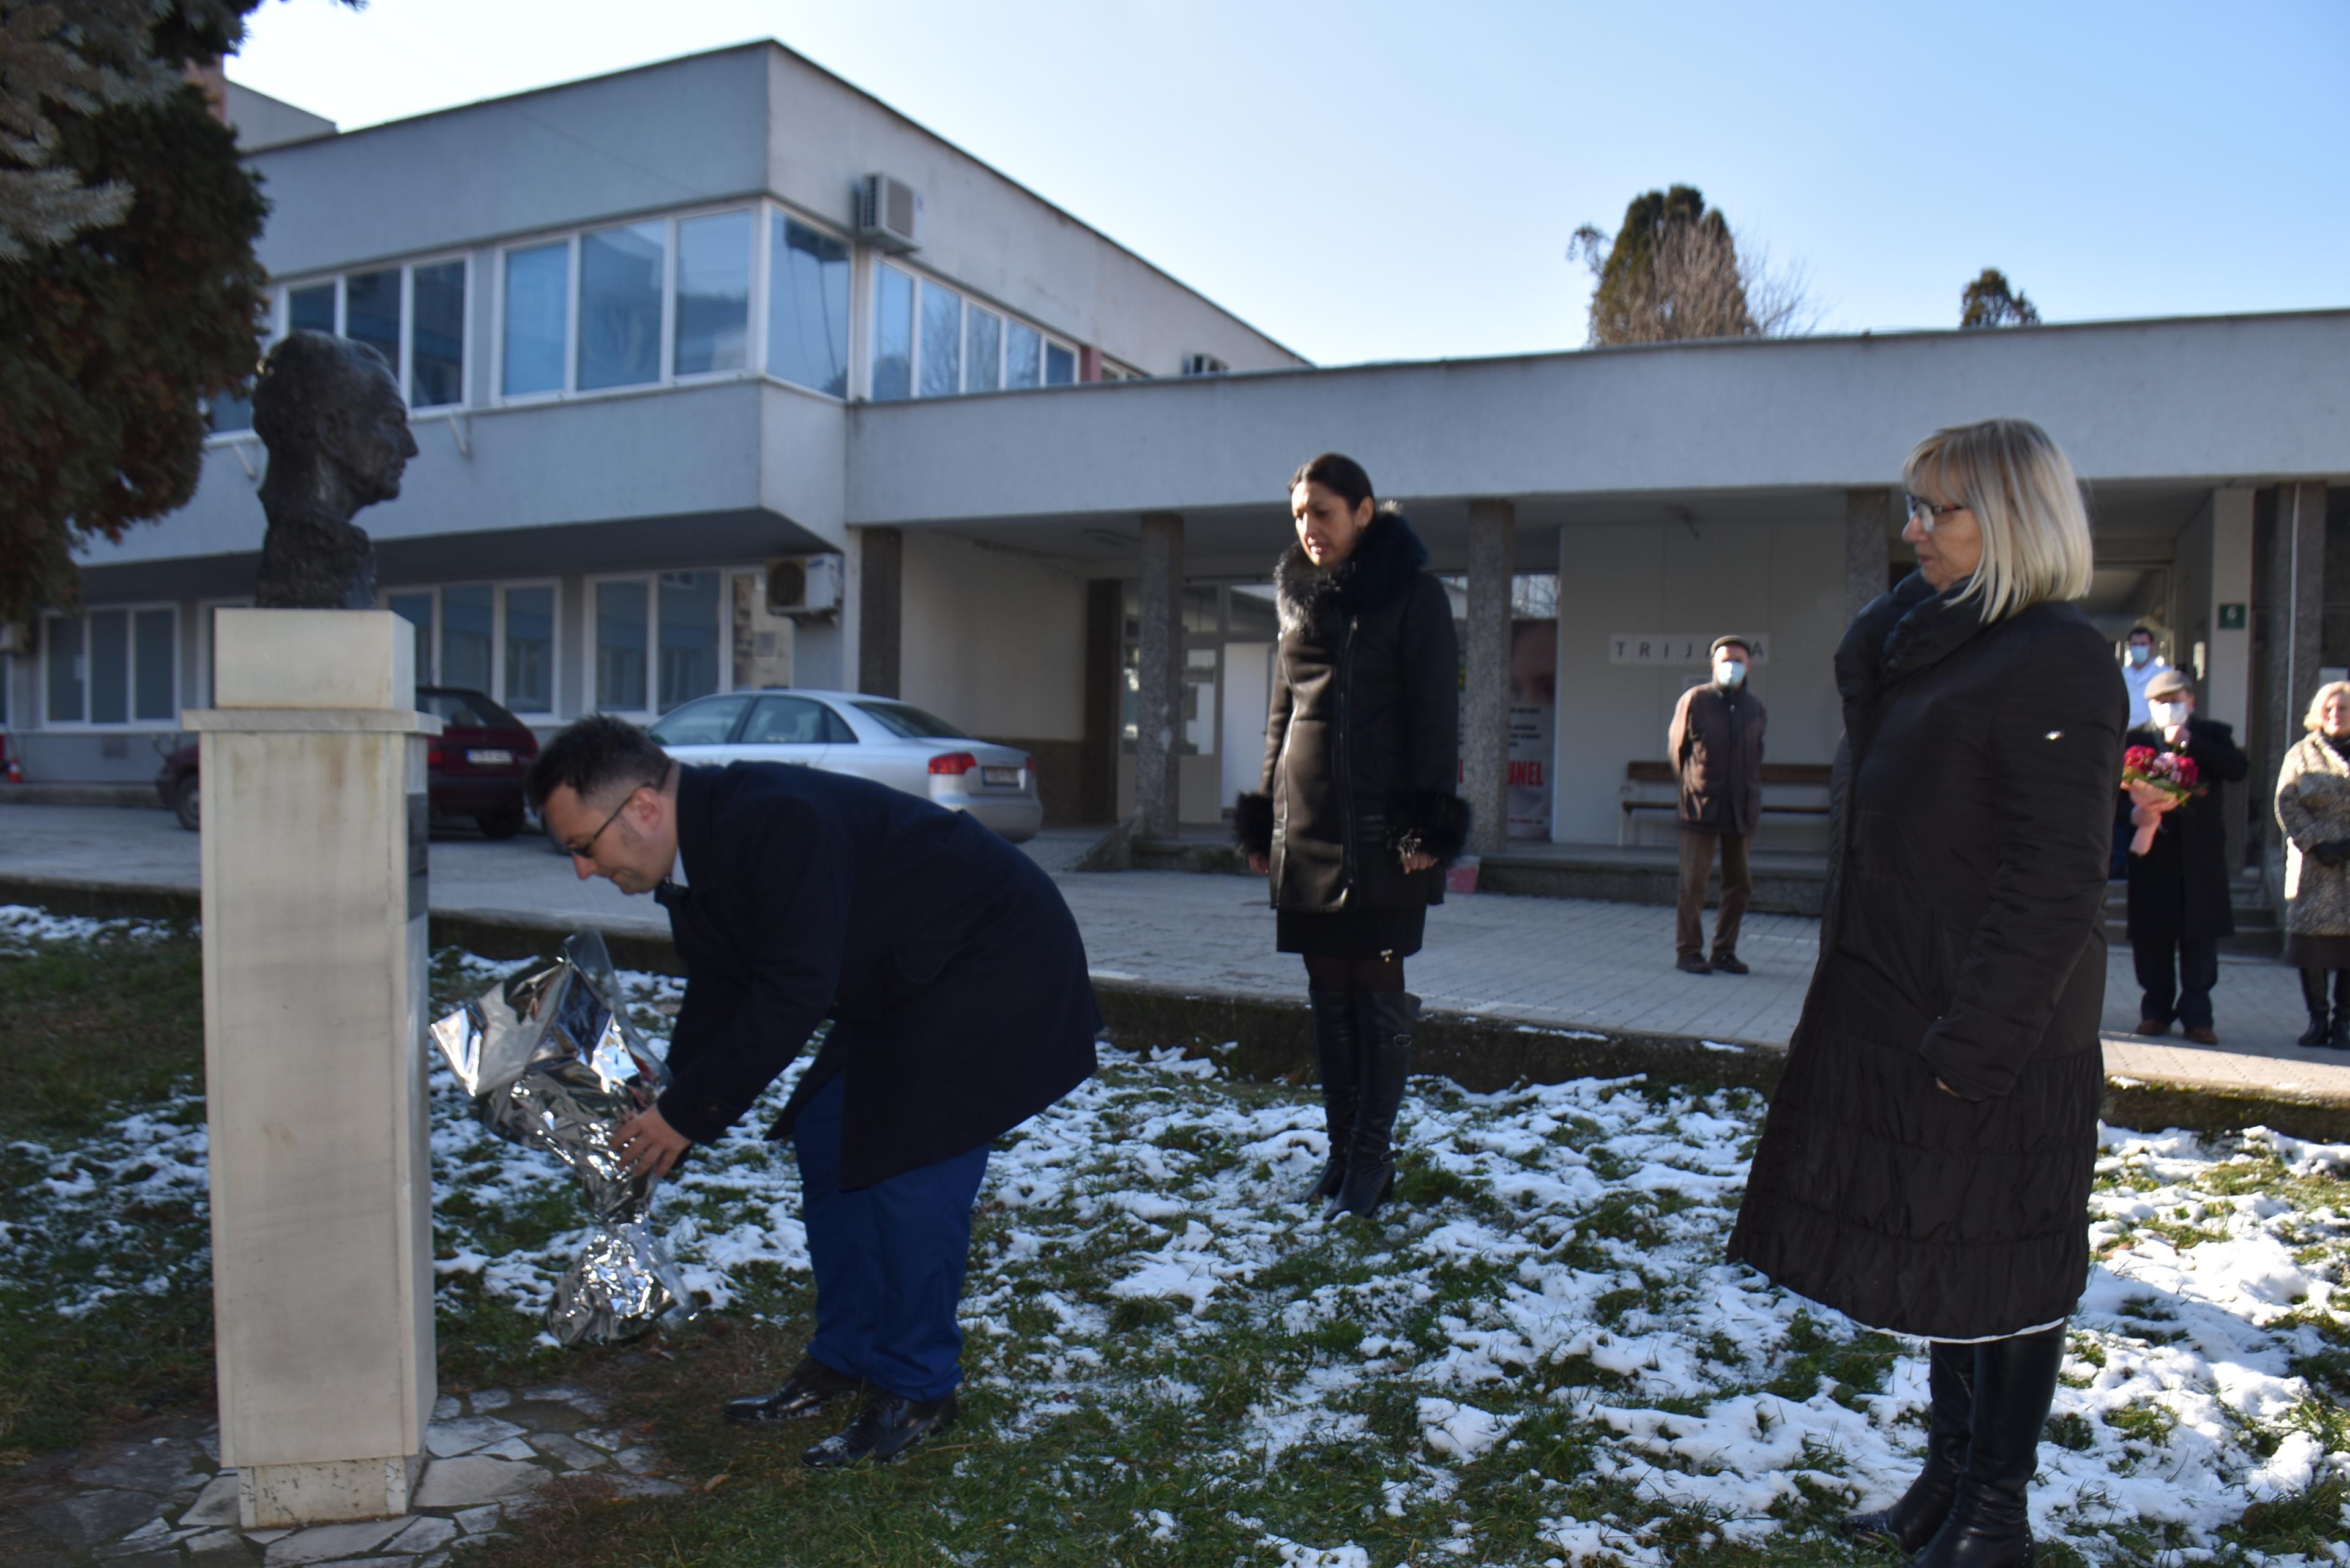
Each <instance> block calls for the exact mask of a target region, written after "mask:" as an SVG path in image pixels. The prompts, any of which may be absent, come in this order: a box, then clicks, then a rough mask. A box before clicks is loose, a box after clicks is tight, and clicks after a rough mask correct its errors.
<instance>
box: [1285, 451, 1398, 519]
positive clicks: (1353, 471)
mask: <svg viewBox="0 0 2350 1568" xmlns="http://www.w3.org/2000/svg"><path fill="white" fill-rule="evenodd" d="M1301 484H1318V485H1320V486H1321V487H1322V488H1323V489H1325V490H1326V491H1328V492H1330V493H1332V494H1334V495H1336V496H1337V497H1338V498H1339V499H1341V500H1343V501H1344V502H1346V504H1347V506H1348V507H1349V508H1350V509H1351V508H1353V507H1357V506H1360V505H1361V504H1363V503H1364V502H1366V501H1374V500H1377V499H1378V497H1377V496H1375V495H1373V494H1372V493H1371V476H1370V475H1369V474H1367V473H1365V472H1363V465H1362V464H1361V463H1359V462H1356V461H1355V460H1354V459H1353V458H1351V457H1346V456H1342V455H1341V454H1339V453H1337V452H1324V453H1323V454H1322V455H1321V456H1320V457H1317V458H1315V459H1314V460H1313V461H1312V462H1304V463H1300V464H1299V465H1298V468H1297V472H1295V473H1293V474H1291V475H1290V476H1289V488H1290V489H1292V490H1295V489H1296V488H1297V487H1298V486H1299V485H1301Z"/></svg>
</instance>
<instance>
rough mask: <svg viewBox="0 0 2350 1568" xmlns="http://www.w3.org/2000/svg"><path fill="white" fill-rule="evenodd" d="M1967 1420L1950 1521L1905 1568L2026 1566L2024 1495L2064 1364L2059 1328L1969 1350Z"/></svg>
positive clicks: (2028, 1540)
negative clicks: (1969, 1412)
mask: <svg viewBox="0 0 2350 1568" xmlns="http://www.w3.org/2000/svg"><path fill="white" fill-rule="evenodd" d="M1973 1348H1974V1353H1975V1376H1974V1419H1973V1421H1972V1422H1971V1423H1970V1428H1969V1431H1968V1434H1967V1462H1966V1465H1965V1467H1964V1468H1963V1469H1961V1470H1960V1472H1959V1495H1958V1498H1957V1500H1956V1501H1953V1502H1952V1503H1951V1504H1950V1516H1949V1517H1948V1518H1946V1519H1944V1520H1943V1521H1942V1528H1941V1529H1939V1530H1938V1531H1936V1532H1934V1539H1933V1540H1931V1541H1929V1542H1927V1543H1926V1549H1925V1550H1924V1551H1923V1552H1919V1553H1918V1555H1917V1556H1915V1557H1913V1558H1911V1559H1910V1561H1909V1568H2031V1563H2032V1514H2031V1511H2030V1510H2029V1509H2028V1508H2027V1507H2026V1506H2025V1501H2024V1500H2025V1496H2026V1494H2027V1493H2028V1492H2029V1490H2030V1489H2031V1486H2032V1476H2033V1471H2034V1470H2036V1469H2038V1468H2039V1465H2040V1429H2041V1428H2043V1427H2044V1426H2046V1425H2047V1423H2048V1407H2049V1406H2050V1405H2051V1404H2053V1403H2054V1401H2055V1398H2056V1372H2057V1369H2058V1368H2059V1367H2061V1366H2064V1326H2063V1325H2062V1324H2059V1325H2058V1326H2056V1327H2054V1328H2050V1329H2043V1330H2042V1331H2041V1332H2040V1333H2038V1334H2017V1335H2015V1336H2014V1337H2012V1338H2010V1339H1994V1340H1990V1341H1988V1342H1986V1343H1984V1344H1981V1345H1976V1346H1974V1347H1973Z"/></svg>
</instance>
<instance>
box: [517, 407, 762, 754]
mask: <svg viewBox="0 0 2350 1568" xmlns="http://www.w3.org/2000/svg"><path fill="white" fill-rule="evenodd" d="M801 390H803V391H805V390H806V388H801ZM765 570H766V568H765V567H764V566H746V565H743V564H742V563H740V562H738V563H735V564H734V565H732V566H641V567H638V568H635V569H633V570H629V571H624V572H595V573H590V574H588V575H587V576H583V577H581V578H580V634H579V651H578V659H579V665H578V668H577V670H576V671H575V673H576V674H577V676H578V679H579V710H578V711H580V712H581V713H582V714H587V713H609V714H610V715H612V716H613V717H614V718H617V719H626V720H628V721H629V722H630V723H633V724H650V723H651V722H653V721H654V720H656V719H660V718H663V717H666V715H664V714H663V713H662V712H661V711H660V579H661V578H662V577H664V576H668V575H669V574H671V573H672V572H711V573H714V574H716V576H717V577H718V687H717V690H716V691H704V692H702V693H700V696H699V697H689V698H687V699H686V700H685V701H686V702H692V701H699V700H700V698H701V697H723V696H725V695H727V694H728V693H730V692H734V691H764V690H766V688H764V687H760V686H737V685H735V684H734V658H733V627H734V579H735V578H736V577H737V576H743V575H744V574H746V573H747V574H750V575H753V576H762V575H764V573H765ZM604 583H641V584H643V585H644V587H645V701H647V702H648V703H649V704H650V706H649V707H644V708H603V707H598V705H597V700H596V649H597V643H596V589H597V587H598V586H599V585H601V584H604ZM500 603H501V605H503V603H504V601H503V600H501V601H500ZM500 647H501V649H503V647H504V643H503V641H502V642H501V643H500ZM557 657H558V658H559V657H560V649H558V650H557ZM683 706H685V703H684V702H681V703H679V704H678V707H679V708H682V707H683ZM670 711H671V712H675V711H677V710H676V709H675V708H672V709H671V710H670ZM743 711H745V712H748V711H749V710H748V709H745V710H743Z"/></svg>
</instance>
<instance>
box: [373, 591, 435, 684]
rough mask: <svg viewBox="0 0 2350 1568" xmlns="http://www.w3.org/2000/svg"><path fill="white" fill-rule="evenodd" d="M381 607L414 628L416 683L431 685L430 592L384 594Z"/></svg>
mask: <svg viewBox="0 0 2350 1568" xmlns="http://www.w3.org/2000/svg"><path fill="white" fill-rule="evenodd" d="M383 607H384V608H386V609H388V610H390V612H391V613H392V614H394V615H396V616H398V617H400V618H401V619H402V620H405V621H407V622H408V623H409V625H411V626H412V627H414V628H416V683H417V684H418V685H419V686H430V685H432V590H431V589H430V588H427V589H424V590H423V591H421V592H409V593H398V594H386V595H385V596H384V597H383Z"/></svg>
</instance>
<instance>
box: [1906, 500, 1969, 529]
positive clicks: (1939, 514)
mask: <svg viewBox="0 0 2350 1568" xmlns="http://www.w3.org/2000/svg"><path fill="white" fill-rule="evenodd" d="M1908 501H1909V521H1910V522H1912V523H1915V524H1918V528H1919V529H1920V530H1922V531H1923V532H1925V533H1928V534H1931V533H1932V532H1933V531H1934V524H1937V523H1939V522H1940V521H1941V520H1942V519H1943V518H1945V517H1948V516H1949V515H1950V514H1951V513H1953V512H1964V511H1965V510H1966V509H1967V504H1966V503H1965V502H1963V501H1954V502H1952V503H1950V504H1949V505H1948V506H1938V505H1936V504H1934V503H1932V502H1930V501H1920V500H1919V499H1918V497H1916V496H1914V495H1912V496H1910V497H1909V498H1908Z"/></svg>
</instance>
